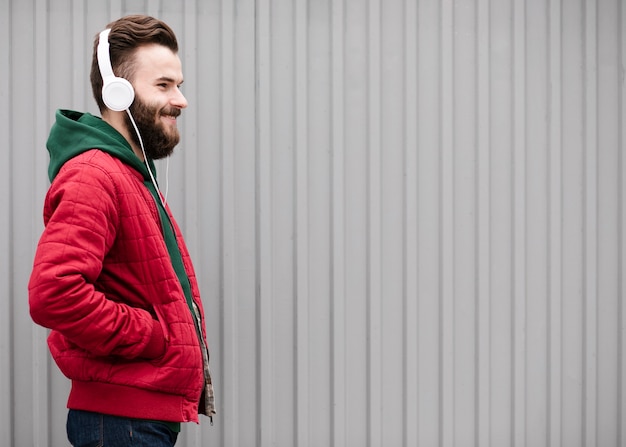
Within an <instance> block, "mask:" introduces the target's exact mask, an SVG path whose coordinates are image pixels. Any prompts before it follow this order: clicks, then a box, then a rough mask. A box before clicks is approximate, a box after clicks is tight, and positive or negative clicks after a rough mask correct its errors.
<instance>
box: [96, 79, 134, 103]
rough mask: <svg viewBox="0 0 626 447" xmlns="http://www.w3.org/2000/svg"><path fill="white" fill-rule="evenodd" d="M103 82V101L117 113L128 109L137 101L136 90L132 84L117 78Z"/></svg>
mask: <svg viewBox="0 0 626 447" xmlns="http://www.w3.org/2000/svg"><path fill="white" fill-rule="evenodd" d="M103 82H104V85H103V86H102V100H103V101H104V103H105V104H106V106H107V107H108V108H109V109H111V110H113V111H115V112H121V111H123V110H126V109H128V108H129V107H130V105H131V104H132V103H133V101H134V100H135V90H134V89H133V86H132V85H131V84H130V82H128V81H127V80H126V79H124V78H118V77H117V76H114V77H109V78H108V79H104V80H103Z"/></svg>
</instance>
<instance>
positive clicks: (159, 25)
mask: <svg viewBox="0 0 626 447" xmlns="http://www.w3.org/2000/svg"><path fill="white" fill-rule="evenodd" d="M107 28H111V32H110V33H109V55H110V58H111V67H112V68H113V73H115V75H116V76H119V77H121V78H125V79H127V80H128V81H129V82H131V83H132V80H133V76H134V74H135V63H134V62H135V60H134V55H135V51H136V50H137V48H139V47H140V46H142V45H149V44H158V45H163V46H165V47H167V48H169V49H170V50H172V52H174V53H178V41H177V40H176V35H175V34H174V31H172V29H171V28H170V27H169V26H168V25H167V24H166V23H164V22H162V21H161V20H158V19H155V18H154V17H150V16H145V15H130V16H126V17H122V18H121V19H118V20H116V21H114V22H111V23H109V24H108V25H107ZM99 40H100V33H98V34H97V35H96V37H95V39H94V44H93V57H92V59H91V76H90V78H91V89H92V90H93V96H94V98H95V100H96V103H98V108H99V109H100V112H102V111H103V110H105V109H106V105H105V104H104V101H102V75H101V74H100V67H99V66H98V42H99Z"/></svg>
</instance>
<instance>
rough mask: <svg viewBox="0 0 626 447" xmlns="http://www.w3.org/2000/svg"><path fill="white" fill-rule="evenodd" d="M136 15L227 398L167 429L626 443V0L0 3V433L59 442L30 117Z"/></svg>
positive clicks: (81, 86) (365, 440) (238, 439)
mask: <svg viewBox="0 0 626 447" xmlns="http://www.w3.org/2000/svg"><path fill="white" fill-rule="evenodd" d="M136 12H145V13H149V14H153V15H156V16H159V17H161V18H163V19H164V20H166V21H167V22H168V23H169V24H170V25H172V27H173V28H174V30H175V31H176V32H177V35H178V37H179V39H180V44H181V59H182V61H183V69H184V72H185V84H184V93H185V95H186V96H187V98H188V100H189V104H190V106H189V108H188V110H186V111H185V113H184V114H183V117H182V118H181V129H182V132H183V136H182V144H181V147H180V148H179V149H178V150H177V152H176V153H175V155H174V156H173V157H172V160H171V161H170V163H169V171H170V173H169V185H170V187H169V194H168V200H169V202H170V205H171V206H172V208H173V210H174V213H175V215H176V216H177V218H178V220H179V223H180V224H181V227H182V228H183V231H184V233H185V235H186V238H187V241H188V244H189V246H190V250H191V254H192V257H193V259H194V260H195V264H196V270H197V274H198V277H199V280H200V287H201V290H202V292H203V299H204V301H205V306H206V308H207V310H208V333H209V339H210V343H211V352H212V362H213V372H214V374H215V376H216V377H215V382H216V385H217V390H216V391H217V393H216V394H217V399H218V404H219V408H218V412H219V414H218V417H217V418H216V424H215V426H214V427H210V426H209V424H208V423H207V421H206V420H204V421H203V423H202V424H201V425H200V426H195V425H193V426H189V427H185V429H184V431H183V433H182V434H181V437H180V440H179V445H181V446H200V445H224V446H270V445H275V446H293V445H298V446H300V447H305V446H311V447H316V446H320V445H335V446H346V447H348V446H362V445H372V446H383V445H384V446H391V445H393V446H395V445H398V446H400V445H402V446H415V445H429V446H430V445H442V446H452V445H455V446H470V445H471V446H474V445H480V446H481V447H487V446H494V447H495V446H497V447H501V446H513V445H515V446H518V445H531V446H533V447H536V446H537V447H539V446H544V445H545V446H555V447H556V446H561V445H567V446H568V447H570V446H592V445H602V446H620V445H622V444H623V443H624V440H623V432H622V427H624V426H626V419H625V417H626V397H625V395H624V391H623V390H624V386H623V383H624V379H625V374H626V373H625V371H626V356H625V355H624V352H623V350H624V346H625V345H626V343H625V341H626V340H624V331H623V325H624V319H625V317H626V315H625V313H624V312H625V310H624V306H623V304H622V296H623V294H624V289H623V277H624V273H625V268H626V267H625V265H626V264H625V262H624V253H625V249H626V245H625V244H626V242H625V241H626V238H625V237H624V222H625V221H626V211H625V210H626V207H625V203H624V200H625V199H624V197H626V194H625V193H626V187H625V181H624V173H625V172H626V161H625V158H624V156H623V137H622V135H623V133H622V129H624V127H625V125H626V121H625V118H624V116H625V113H624V100H625V99H626V97H625V96H624V95H625V93H624V86H623V63H624V59H625V58H626V54H624V51H626V50H625V48H626V42H625V38H624V34H623V30H624V26H625V25H626V11H625V10H624V8H623V6H622V4H621V2H620V1H619V0H606V1H604V0H603V1H597V0H593V1H588V2H584V3H581V2H560V1H555V0H538V1H533V2H525V1H523V0H510V1H497V2H496V1H489V0H475V1H474V2H453V1H451V0H446V1H441V2H439V1H427V0H421V1H417V2H416V1H412V0H405V1H402V0H391V1H384V2H383V1H382V0H369V1H368V2H361V1H354V0H343V1H342V0H337V1H331V0H326V1H315V2H307V1H305V0H297V1H293V2H289V1H285V2H281V1H273V0H258V1H255V0H242V1H237V2H234V1H232V0H221V1H217V0H211V1H191V0H189V1H185V2H163V1H156V0H151V1H140V2H138V1H130V0H116V1H113V0H111V1H108V2H70V1H54V2H45V1H34V2H19V1H14V0H11V1H9V0H4V1H1V2H0V29H1V30H2V31H0V33H1V34H0V36H1V37H2V38H1V39H0V101H1V106H2V107H0V135H2V137H1V138H2V143H3V144H2V147H4V148H5V149H3V150H4V151H5V154H6V161H7V162H6V163H5V164H4V165H3V167H2V168H0V178H2V179H3V180H2V185H3V188H2V191H3V192H2V194H0V206H1V207H2V208H3V209H5V210H7V212H5V213H4V214H3V215H2V217H0V233H1V234H2V235H3V237H2V239H0V248H1V249H2V251H3V253H5V256H4V257H3V260H2V261H0V293H1V294H2V296H3V297H4V298H3V299H2V300H1V301H0V397H1V399H0V402H1V403H0V417H1V418H2V420H3V421H4V424H2V426H1V427H0V445H15V446H29V445H37V446H59V445H67V441H66V440H65V430H64V423H65V416H66V410H65V400H66V398H67V393H68V390H69V384H68V381H67V380H66V379H65V378H64V377H63V376H62V375H61V374H60V373H59V371H58V369H57V368H56V366H55V365H54V363H53V362H52V361H51V360H50V358H49V354H48V352H47V347H46V344H45V338H46V335H47V331H46V330H45V329H43V328H40V327H37V326H35V325H33V324H32V322H31V320H30V317H29V315H28V303H27V291H26V285H27V281H28V277H29V273H30V267H31V262H32V256H33V253H34V249H35V246H36V243H37V239H38V237H39V234H40V233H41V230H42V222H41V206H42V203H43V197H44V195H45V192H46V189H47V187H48V182H47V172H46V170H47V154H46V152H45V140H46V138H47V133H48V129H49V127H50V125H51V123H52V120H53V118H54V116H53V114H54V110H55V109H57V108H74V109H78V110H84V111H90V112H92V113H95V111H96V107H95V104H94V101H93V99H92V95H91V92H90V88H89V85H88V73H89V65H90V58H91V49H92V45H93V38H94V36H95V35H96V33H97V32H98V31H99V30H100V29H101V28H103V27H104V25H105V24H106V23H108V22H109V21H111V20H113V19H115V18H117V17H119V16H121V15H124V14H127V13H136ZM166 168H167V165H166V163H164V162H159V163H158V170H159V178H160V179H161V182H164V179H165V178H166Z"/></svg>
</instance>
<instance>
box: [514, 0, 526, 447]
mask: <svg viewBox="0 0 626 447" xmlns="http://www.w3.org/2000/svg"><path fill="white" fill-rule="evenodd" d="M512 12H513V17H514V19H513V23H512V36H511V39H512V42H513V55H512V71H511V74H512V77H513V79H511V85H512V86H513V101H512V120H513V129H512V134H511V138H512V141H511V143H512V148H513V154H512V156H513V160H512V161H513V180H512V185H511V186H512V197H511V198H512V199H513V200H512V207H511V212H512V229H511V231H512V234H513V241H512V244H511V249H512V259H511V262H512V269H513V277H512V288H511V290H512V299H513V305H512V307H511V311H512V344H513V345H512V348H513V355H512V358H511V359H512V362H513V365H512V366H511V374H512V377H511V383H512V385H513V390H512V397H513V399H512V409H511V410H512V420H513V433H512V439H513V442H514V445H525V444H526V399H525V394H526V338H525V333H526V281H527V275H526V240H527V234H526V218H527V217H526V216H527V206H528V204H527V197H526V175H527V174H526V163H527V160H526V155H527V150H526V132H527V127H526V101H525V98H526V45H525V40H526V10H525V2H524V0H514V1H513V11H512Z"/></svg>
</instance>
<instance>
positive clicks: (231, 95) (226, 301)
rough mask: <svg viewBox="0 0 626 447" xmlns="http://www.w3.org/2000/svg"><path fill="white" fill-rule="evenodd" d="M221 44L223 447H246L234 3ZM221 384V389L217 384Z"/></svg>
mask: <svg viewBox="0 0 626 447" xmlns="http://www.w3.org/2000/svg"><path fill="white" fill-rule="evenodd" d="M220 12H221V15H220V20H219V27H220V42H219V54H218V60H219V63H220V70H219V83H220V97H219V101H220V105H219V107H220V110H221V114H220V122H219V128H218V131H219V134H220V135H219V142H220V143H221V144H220V146H221V149H220V155H219V157H220V163H221V169H220V173H221V179H220V189H221V191H220V203H219V210H220V214H221V215H220V233H221V234H220V236H221V237H220V242H219V247H220V258H219V260H220V263H219V267H220V270H221V272H220V282H221V285H220V289H219V291H220V293H221V296H220V300H219V302H220V305H221V309H220V311H221V312H220V313H221V318H220V319H219V324H220V336H221V341H220V345H221V346H220V348H221V349H220V359H219V362H220V365H219V367H220V373H221V377H219V378H217V379H218V380H221V381H222V383H221V384H220V385H219V387H220V390H221V392H222V395H221V396H220V395H219V394H218V395H217V399H218V402H219V401H220V400H221V401H222V402H221V403H220V404H219V405H220V408H221V410H222V412H223V415H222V416H221V418H222V422H221V424H222V426H223V439H222V440H221V441H222V443H223V445H233V446H235V445H240V439H239V427H238V423H237V421H238V415H239V402H240V397H239V391H238V388H239V387H238V386H237V382H238V374H239V370H238V367H237V365H238V349H237V345H238V344H237V333H238V327H239V319H238V317H237V311H236V304H237V301H238V295H239V287H238V281H237V274H236V271H237V248H236V246H237V244H236V231H235V228H236V217H235V206H234V203H235V187H236V186H235V132H236V130H235V107H234V104H235V89H236V86H235V82H234V80H233V73H235V60H234V54H235V45H234V42H235V10H234V5H233V2H231V1H229V0H221V2H220ZM217 383H218V382H217V380H216V384H217ZM218 416H219V415H218Z"/></svg>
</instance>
